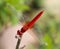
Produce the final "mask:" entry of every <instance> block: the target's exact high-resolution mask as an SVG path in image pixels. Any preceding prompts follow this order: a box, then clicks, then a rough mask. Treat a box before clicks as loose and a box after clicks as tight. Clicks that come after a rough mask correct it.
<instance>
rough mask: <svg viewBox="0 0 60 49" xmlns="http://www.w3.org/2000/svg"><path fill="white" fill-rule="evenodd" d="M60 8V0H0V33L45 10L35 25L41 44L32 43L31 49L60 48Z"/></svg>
mask: <svg viewBox="0 0 60 49" xmlns="http://www.w3.org/2000/svg"><path fill="white" fill-rule="evenodd" d="M59 8H60V1H58V0H0V34H1V33H2V32H3V31H4V30H6V29H7V28H8V27H9V26H11V25H13V26H14V25H16V24H18V23H19V22H21V23H24V22H26V23H28V22H29V21H30V20H31V19H32V18H33V17H34V16H35V15H36V14H37V13H38V12H40V11H41V10H44V14H43V16H42V17H41V19H39V20H38V21H37V22H36V23H35V24H34V26H33V28H34V30H35V31H36V33H35V34H36V36H37V37H38V39H39V44H38V45H37V46H35V45H34V44H30V45H29V49H60V19H59V18H60V9H59ZM26 18H27V19H26Z"/></svg>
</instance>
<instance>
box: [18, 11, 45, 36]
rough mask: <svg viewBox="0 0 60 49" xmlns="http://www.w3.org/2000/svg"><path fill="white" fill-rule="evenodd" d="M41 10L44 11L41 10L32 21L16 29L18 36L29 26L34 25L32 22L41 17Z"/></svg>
mask: <svg viewBox="0 0 60 49" xmlns="http://www.w3.org/2000/svg"><path fill="white" fill-rule="evenodd" d="M43 12H44V11H41V12H40V13H39V14H38V15H37V16H36V17H35V18H34V19H33V20H32V21H30V22H29V23H28V24H26V25H25V26H23V27H22V28H21V30H18V31H17V34H18V35H19V36H22V34H23V33H24V32H25V31H27V30H28V29H29V28H31V27H32V26H33V25H34V23H35V22H36V21H37V20H38V19H39V18H40V17H41V15H42V14H43Z"/></svg>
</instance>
